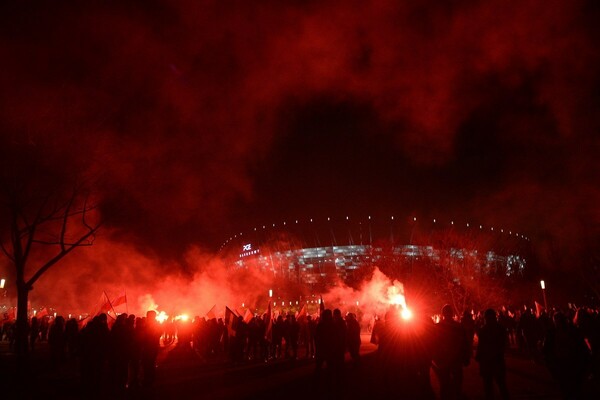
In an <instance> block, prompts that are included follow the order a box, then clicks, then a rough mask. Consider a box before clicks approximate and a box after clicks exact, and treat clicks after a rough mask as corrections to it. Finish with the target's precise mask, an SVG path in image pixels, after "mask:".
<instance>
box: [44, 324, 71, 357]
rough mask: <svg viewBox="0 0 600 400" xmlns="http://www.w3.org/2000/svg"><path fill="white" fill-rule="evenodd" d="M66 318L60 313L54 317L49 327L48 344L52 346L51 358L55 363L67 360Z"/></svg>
mask: <svg viewBox="0 0 600 400" xmlns="http://www.w3.org/2000/svg"><path fill="white" fill-rule="evenodd" d="M66 344H67V339H66V335H65V319H64V318H63V317H61V316H60V315H59V316H58V317H56V318H55V319H54V323H53V324H52V326H51V327H50V329H49V333H48V346H49V347H50V360H51V362H52V364H53V365H58V364H60V363H62V362H63V361H64V360H65V347H66Z"/></svg>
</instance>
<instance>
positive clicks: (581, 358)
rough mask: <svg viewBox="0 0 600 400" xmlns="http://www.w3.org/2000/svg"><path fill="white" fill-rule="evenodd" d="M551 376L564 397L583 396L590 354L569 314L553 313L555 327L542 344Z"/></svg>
mask: <svg viewBox="0 0 600 400" xmlns="http://www.w3.org/2000/svg"><path fill="white" fill-rule="evenodd" d="M543 352H544V357H545V359H546V363H547V365H548V368H549V369H550V372H551V373H552V376H553V377H554V379H556V380H557V382H558V384H559V387H560V390H561V392H562V394H563V396H564V398H565V399H581V398H583V395H582V389H583V383H584V380H585V374H586V370H587V367H588V362H589V359H590V354H589V350H588V347H587V345H586V344H585V340H584V337H583V335H582V334H581V332H580V331H579V329H578V328H577V327H576V326H574V325H573V324H571V323H570V322H569V321H568V320H567V317H566V316H565V315H564V314H562V313H560V312H558V313H556V314H554V329H551V330H550V331H549V332H548V335H547V337H546V340H545V341H544V347H543Z"/></svg>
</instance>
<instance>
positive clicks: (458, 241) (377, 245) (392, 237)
mask: <svg viewBox="0 0 600 400" xmlns="http://www.w3.org/2000/svg"><path fill="white" fill-rule="evenodd" d="M528 242H529V239H528V238H527V237H526V236H525V235H522V234H520V233H518V232H513V231H511V230H505V229H504V228H494V227H484V226H482V225H472V224H470V223H462V224H459V223H455V222H454V221H446V222H442V221H438V220H435V219H430V220H427V221H418V220H417V218H416V217H409V218H405V219H402V220H399V219H396V218H394V217H390V218H378V219H375V218H371V217H366V218H363V219H351V218H350V217H345V218H344V217H342V218H338V219H333V218H323V219H321V220H317V219H306V220H304V221H300V220H293V221H291V222H287V221H286V222H282V223H280V224H275V223H273V224H270V225H261V226H258V227H254V228H253V229H250V230H248V231H247V232H240V233H238V234H235V235H233V236H231V237H230V238H229V239H228V240H226V241H225V242H224V243H223V245H222V246H221V249H220V251H221V252H222V253H223V254H224V255H225V256H226V259H227V260H228V266H229V268H230V270H232V271H239V270H260V271H265V272H268V273H272V274H273V275H274V276H279V277H284V278H288V279H291V280H296V281H298V282H301V283H304V284H308V285H312V284H316V283H318V282H319V281H323V280H327V279H329V280H331V279H332V278H340V279H342V280H344V281H346V280H348V279H350V278H351V277H352V276H353V275H354V274H356V272H357V271H359V270H360V269H361V268H363V267H365V266H378V265H381V264H383V263H390V262H391V263H396V264H399V265H409V264H410V265H413V264H414V263H415V262H417V263H422V262H428V263H431V264H434V265H442V264H444V263H449V262H451V263H458V264H460V263H464V260H465V259H469V260H470V262H471V263H475V266H476V267H477V268H479V269H481V270H482V271H484V272H489V273H495V274H504V275H506V276H515V275H518V274H522V273H523V272H524V269H525V267H526V256H525V254H526V249H527V248H528Z"/></svg>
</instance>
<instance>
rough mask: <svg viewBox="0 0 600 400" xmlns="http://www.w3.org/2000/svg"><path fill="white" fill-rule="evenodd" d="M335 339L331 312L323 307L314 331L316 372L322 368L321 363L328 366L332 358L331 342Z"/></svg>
mask: <svg viewBox="0 0 600 400" xmlns="http://www.w3.org/2000/svg"><path fill="white" fill-rule="evenodd" d="M334 341H335V336H334V330H333V314H332V313H331V310H329V309H325V310H323V312H322V313H321V317H320V318H319V323H318V324H317V328H316V331H315V360H316V371H317V373H318V372H319V371H320V370H321V368H323V364H327V367H330V365H329V362H330V361H331V359H332V356H331V353H332V350H333V342H334Z"/></svg>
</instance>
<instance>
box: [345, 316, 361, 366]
mask: <svg viewBox="0 0 600 400" xmlns="http://www.w3.org/2000/svg"><path fill="white" fill-rule="evenodd" d="M346 328H347V329H346V346H347V347H348V352H349V353H350V357H352V360H353V361H354V363H355V364H358V362H359V361H360V355H359V350H360V324H359V323H358V321H357V320H356V315H354V314H352V313H348V315H346Z"/></svg>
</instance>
